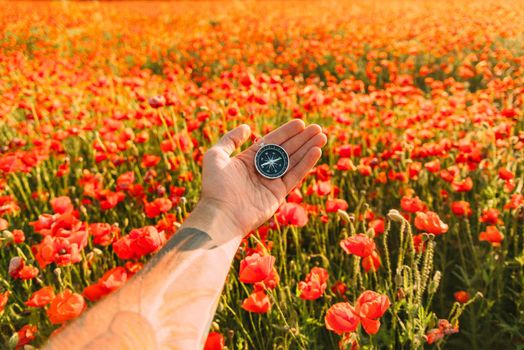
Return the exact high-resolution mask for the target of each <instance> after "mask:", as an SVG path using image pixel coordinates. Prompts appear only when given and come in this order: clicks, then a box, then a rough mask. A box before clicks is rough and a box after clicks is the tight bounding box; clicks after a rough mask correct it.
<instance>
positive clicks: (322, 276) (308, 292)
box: [298, 267, 329, 300]
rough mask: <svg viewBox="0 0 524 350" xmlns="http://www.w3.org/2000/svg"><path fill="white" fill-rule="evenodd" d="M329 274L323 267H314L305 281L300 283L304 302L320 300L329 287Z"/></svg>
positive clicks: (301, 296) (299, 287) (299, 288)
mask: <svg viewBox="0 0 524 350" xmlns="http://www.w3.org/2000/svg"><path fill="white" fill-rule="evenodd" d="M328 277H329V275H328V272H327V270H326V269H323V268H322V267H313V268H312V269H311V272H310V273H308V274H307V276H306V279H305V281H300V282H299V283H298V290H299V291H300V298H301V299H304V300H315V299H318V298H320V297H321V296H322V295H323V294H324V291H325V290H326V287H327V280H328Z"/></svg>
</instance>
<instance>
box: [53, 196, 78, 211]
mask: <svg viewBox="0 0 524 350" xmlns="http://www.w3.org/2000/svg"><path fill="white" fill-rule="evenodd" d="M50 203H51V207H52V208H53V211H54V212H55V213H57V214H64V213H67V212H68V211H72V210H73V203H72V202H71V198H69V197H67V196H62V197H56V198H53V199H51V201H50Z"/></svg>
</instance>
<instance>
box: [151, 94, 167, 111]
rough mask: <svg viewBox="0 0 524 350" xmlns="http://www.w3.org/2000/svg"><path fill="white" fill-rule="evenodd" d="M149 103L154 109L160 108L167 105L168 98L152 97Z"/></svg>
mask: <svg viewBox="0 0 524 350" xmlns="http://www.w3.org/2000/svg"><path fill="white" fill-rule="evenodd" d="M147 102H148V103H149V105H150V106H151V107H152V108H160V107H164V106H165V105H166V98H165V97H164V96H162V95H157V96H152V97H150V98H149V99H148V100H147Z"/></svg>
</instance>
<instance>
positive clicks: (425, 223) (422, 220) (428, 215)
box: [415, 211, 448, 235]
mask: <svg viewBox="0 0 524 350" xmlns="http://www.w3.org/2000/svg"><path fill="white" fill-rule="evenodd" d="M415 227H416V228H418V229H419V230H421V231H425V232H429V233H433V234H434V235H440V234H442V233H446V232H447V231H448V225H446V224H445V223H443V222H442V221H441V220H440V218H439V216H438V215H437V213H434V212H432V211H428V212H425V213H423V212H418V213H417V216H416V217H415Z"/></svg>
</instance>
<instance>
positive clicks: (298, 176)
mask: <svg viewBox="0 0 524 350" xmlns="http://www.w3.org/2000/svg"><path fill="white" fill-rule="evenodd" d="M321 155H322V151H321V150H320V147H313V148H310V149H309V150H308V152H307V153H306V155H305V156H304V157H303V158H302V159H301V160H300V161H299V163H298V164H297V165H296V166H295V167H293V168H292V169H291V170H290V171H289V172H288V173H287V174H286V175H284V177H283V178H282V181H284V185H285V186H286V191H287V192H288V193H289V192H290V191H291V190H292V189H293V188H295V186H296V185H297V184H298V183H299V182H300V181H301V180H302V179H303V178H304V176H306V175H307V173H308V172H309V170H311V168H313V166H314V165H315V164H316V163H317V162H318V160H319V159H320V156H321Z"/></svg>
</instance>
